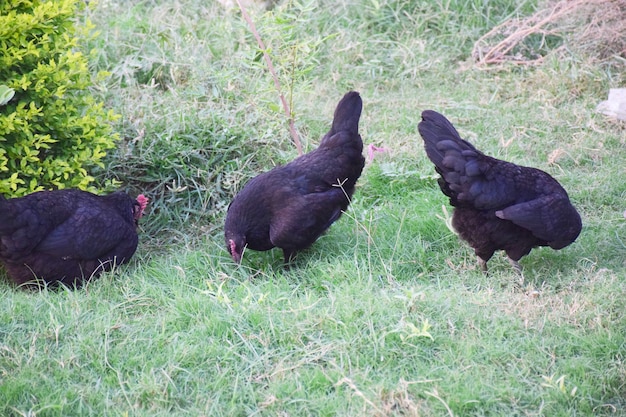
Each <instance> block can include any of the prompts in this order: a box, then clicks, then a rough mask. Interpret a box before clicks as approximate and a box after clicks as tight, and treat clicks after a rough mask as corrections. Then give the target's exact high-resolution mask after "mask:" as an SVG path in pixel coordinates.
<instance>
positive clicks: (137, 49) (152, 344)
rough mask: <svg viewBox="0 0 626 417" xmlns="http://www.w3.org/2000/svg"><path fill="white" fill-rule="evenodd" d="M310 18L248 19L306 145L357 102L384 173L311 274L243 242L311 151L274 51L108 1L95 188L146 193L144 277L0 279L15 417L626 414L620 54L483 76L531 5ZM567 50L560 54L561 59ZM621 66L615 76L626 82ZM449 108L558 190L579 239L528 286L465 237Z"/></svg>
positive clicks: (575, 55)
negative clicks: (448, 160) (251, 209)
mask: <svg viewBox="0 0 626 417" xmlns="http://www.w3.org/2000/svg"><path fill="white" fill-rule="evenodd" d="M517 3H518V2H513V1H507V0H499V1H497V2H486V1H485V2H477V1H443V2H420V1H409V0H397V1H394V0H385V1H370V2H349V1H346V2H339V3H337V2H325V1H316V2H308V1H307V2H303V3H295V2H292V3H285V4H279V5H277V6H276V7H275V8H274V9H273V10H272V11H271V12H268V13H265V14H262V13H261V12H254V11H253V10H251V12H252V16H253V18H254V20H255V22H256V25H257V28H258V30H259V32H260V33H261V36H262V37H263V38H264V41H265V42H266V43H267V45H268V47H269V48H270V51H271V53H272V57H273V60H274V64H275V65H276V67H277V70H278V71H279V74H280V79H281V83H282V85H283V88H284V92H285V94H286V96H287V98H288V100H289V101H290V102H291V103H292V107H293V111H294V116H295V119H296V125H297V128H298V130H299V132H300V133H301V135H302V140H303V143H304V145H305V148H306V149H307V150H310V149H313V148H314V147H315V146H316V144H317V143H318V140H319V138H320V137H321V136H322V135H323V134H324V133H325V131H326V130H327V129H328V127H329V125H330V121H331V117H332V111H333V109H334V106H335V105H336V103H337V102H338V100H339V99H340V98H341V96H342V95H343V94H344V93H345V91H347V90H348V89H352V88H354V89H357V90H359V91H360V92H361V95H362V97H363V100H364V110H363V116H362V119H361V133H362V136H363V138H364V141H365V142H366V144H369V143H374V144H376V145H378V146H384V147H385V148H387V149H388V150H389V151H388V152H387V153H386V154H384V155H382V156H379V157H377V159H376V160H375V161H374V162H373V163H372V164H371V165H368V166H367V167H366V169H365V171H364V173H363V175H362V177H361V179H360V180H359V187H358V189H357V192H356V193H355V196H354V201H353V204H352V205H351V207H350V209H349V210H348V212H347V213H346V214H345V215H344V216H343V217H342V218H341V219H340V221H338V222H337V223H336V224H335V225H333V227H332V228H331V229H330V230H329V231H328V233H326V234H325V235H324V236H323V237H322V238H320V239H319V241H318V242H316V243H315V244H314V245H313V246H312V247H311V248H310V249H308V250H306V251H303V252H301V253H300V254H299V255H298V256H297V258H296V260H295V264H294V266H293V267H292V268H290V269H288V270H286V269H284V268H283V266H282V254H281V252H280V251H279V250H274V251H270V252H253V251H248V252H246V253H245V256H244V261H243V263H242V265H240V266H236V265H235V264H233V262H232V260H231V259H230V257H229V256H228V253H227V252H226V250H225V248H224V243H223V235H222V233H223V229H222V227H223V219H224V214H225V210H226V207H227V205H228V203H229V201H230V199H231V198H232V196H233V195H234V194H235V193H236V192H237V191H238V190H239V189H240V188H241V187H242V186H243V184H245V182H246V181H247V180H248V179H249V178H251V177H252V176H254V175H255V174H256V173H258V172H261V171H263V170H265V169H269V168H271V167H272V166H275V165H276V164H279V163H284V162H286V161H289V160H291V159H293V158H294V157H295V156H296V152H295V148H294V146H293V145H292V144H291V141H290V137H289V131H288V128H287V124H286V121H285V118H284V115H283V114H282V110H281V109H280V106H279V104H278V99H277V94H276V91H275V90H274V86H273V82H272V80H271V77H270V76H269V74H268V72H267V69H266V67H265V64H264V62H263V60H262V59H260V58H261V57H260V55H259V53H258V48H257V47H256V43H255V40H254V38H253V36H252V34H251V32H250V30H249V28H248V27H247V26H246V24H245V22H243V20H242V19H240V17H239V15H238V13H236V11H225V10H224V9H222V8H221V6H219V4H217V3H216V4H214V3H212V2H206V1H198V0H192V1H186V2H182V1H180V0H169V1H163V2H154V1H139V0H133V1H117V0H108V1H107V0H101V1H100V4H99V5H98V7H97V9H95V10H93V11H92V12H91V15H90V16H89V17H90V18H91V20H92V21H93V22H94V24H95V25H96V27H97V29H98V31H99V32H100V34H99V36H98V37H97V38H96V39H94V40H93V41H92V43H91V44H89V45H86V47H87V48H95V50H94V53H93V54H92V63H93V66H94V71H99V70H106V71H109V72H110V73H111V77H110V78H109V79H108V81H107V82H106V83H104V84H102V85H99V86H98V88H97V89H96V90H95V91H94V93H95V94H101V95H102V96H103V98H105V99H106V100H107V103H108V105H109V106H110V107H111V108H112V109H114V110H115V111H117V112H118V113H120V114H121V115H122V120H121V122H120V124H119V125H118V126H117V127H116V129H117V130H118V131H119V132H120V133H121V134H122V136H123V137H124V140H123V141H122V143H121V144H120V146H119V148H118V149H117V151H116V152H115V153H114V154H111V155H110V156H109V160H108V163H107V166H106V167H105V168H104V169H102V170H101V171H100V172H98V173H97V174H98V175H99V176H100V178H116V179H118V180H119V181H121V182H122V184H123V185H124V187H126V188H128V189H130V190H133V191H134V192H139V191H142V192H145V193H146V194H148V196H149V197H150V198H151V199H152V201H151V206H150V208H151V211H150V213H149V215H148V216H146V217H144V219H142V225H141V243H140V247H139V250H138V252H137V254H136V256H135V257H134V258H133V259H132V260H131V262H130V263H129V264H128V265H125V266H123V267H121V268H120V269H118V270H117V271H116V272H114V273H109V274H106V275H104V276H102V277H101V278H100V279H98V280H96V281H94V282H92V283H90V284H89V285H88V286H87V287H86V288H84V289H82V290H78V291H69V290H60V291H57V292H54V291H43V292H41V293H31V292H25V291H21V290H18V289H16V288H15V287H14V286H12V285H10V284H8V283H6V282H5V281H4V280H2V282H1V283H0V300H1V301H0V415H3V416H5V415H6V416H68V415H72V416H74V415H81V416H82V415H97V416H109V415H110V416H120V415H129V416H171V415H181V416H182V415H190V416H209V415H210V416H214V415H215V416H219V415H224V416H238V415H241V416H243V415H262V416H287V415H289V416H296V415H320V416H336V415H345V416H355V415H378V416H431V415H433V416H434V415H437V416H438V415H455V416H485V415H489V416H618V415H626V365H625V362H624V361H625V356H626V342H625V340H626V319H625V318H624V311H626V298H625V297H624V295H625V294H626V273H625V269H626V268H625V267H626V265H625V261H624V260H625V259H626V258H625V255H626V228H625V225H626V220H625V219H624V217H623V214H622V213H623V212H624V209H626V206H625V204H624V201H625V197H626V183H625V182H624V168H623V161H624V160H625V157H626V148H625V145H626V141H625V140H624V137H625V136H624V124H623V122H622V123H620V122H615V121H612V120H609V119H607V118H605V117H604V116H602V115H599V114H597V113H595V111H594V109H595V106H596V104H597V103H598V102H599V101H601V100H603V99H605V97H606V94H607V91H608V88H612V87H613V88H614V87H618V86H623V83H624V81H625V79H624V74H625V73H626V72H624V68H623V62H621V61H619V60H618V59H616V60H613V61H605V62H603V63H601V64H600V63H594V60H593V59H592V58H593V57H589V56H586V55H584V54H582V53H580V52H577V51H576V49H575V45H568V47H569V52H567V53H565V52H563V53H561V54H560V55H558V56H557V55H556V53H555V54H554V55H548V57H547V58H546V60H545V62H544V63H543V64H542V65H541V66H537V67H514V66H504V67H501V68H498V69H489V70H481V69H477V68H475V67H473V66H472V65H471V58H470V51H471V47H472V45H473V42H474V41H475V40H476V39H477V38H478V37H480V36H481V35H482V34H483V33H485V32H487V31H488V30H489V29H490V28H491V27H493V26H494V25H496V24H499V23H500V22H502V21H503V20H504V19H506V18H507V17H510V16H515V15H518V14H521V15H525V14H529V13H532V11H533V10H534V8H535V3H534V2H525V3H522V5H521V6H518V4H517ZM567 41H568V39H562V40H561V42H562V44H566V45H567ZM620 65H621V67H620ZM427 108H432V109H435V110H438V111H441V112H443V113H444V114H445V115H447V116H448V117H449V118H450V119H451V121H452V122H453V123H454V124H455V125H456V126H457V128H458V129H459V131H460V132H461V134H462V135H463V136H464V137H466V138H468V140H470V141H471V142H473V143H475V144H476V146H477V147H478V148H479V149H481V150H483V151H484V152H486V153H488V154H490V155H493V156H496V157H499V158H503V159H507V160H510V161H513V162H516V163H519V164H523V165H529V166H535V167H538V168H541V169H544V170H546V171H547V172H549V173H551V174H552V175H553V176H555V177H556V178H557V179H558V180H559V181H560V182H561V183H562V184H563V186H564V187H565V188H566V189H567V190H568V192H569V194H570V197H571V199H572V201H573V202H574V204H575V205H576V207H577V208H578V209H579V211H580V213H581V215H582V217H583V223H584V228H583V232H582V234H581V235H580V237H579V238H578V240H577V241H576V242H575V243H574V244H572V245H571V246H569V247H567V248H565V249H563V250H561V251H553V250H551V249H548V248H541V249H535V250H533V251H532V252H531V254H530V255H528V256H527V257H525V258H523V259H522V262H521V263H522V265H523V267H524V274H525V281H524V282H523V283H520V281H519V279H518V277H517V276H516V275H515V273H514V271H513V270H512V269H511V268H510V266H509V265H508V263H507V262H506V260H505V259H504V258H503V257H502V256H500V255H496V256H494V259H493V260H492V261H490V274H489V275H488V276H485V275H484V274H483V273H482V272H481V271H480V270H479V268H478V267H477V264H476V259H475V256H474V255H473V252H472V250H471V249H469V248H468V247H467V246H466V245H465V244H464V243H463V242H461V241H460V240H459V239H458V238H457V237H456V236H455V235H454V234H453V233H452V232H451V231H450V230H449V229H448V227H447V226H446V222H445V217H446V212H445V211H444V209H442V207H446V208H447V211H448V213H451V209H450V208H449V207H448V205H447V200H446V198H445V197H444V196H443V195H442V193H441V192H440V191H439V189H438V187H437V184H436V179H435V178H436V176H435V172H434V168H433V166H432V164H431V163H430V162H429V161H428V160H427V158H426V156H425V153H424V151H423V146H422V141H421V138H420V137H419V134H418V132H417V123H418V122H419V120H420V117H419V115H420V112H421V111H422V110H424V109H427Z"/></svg>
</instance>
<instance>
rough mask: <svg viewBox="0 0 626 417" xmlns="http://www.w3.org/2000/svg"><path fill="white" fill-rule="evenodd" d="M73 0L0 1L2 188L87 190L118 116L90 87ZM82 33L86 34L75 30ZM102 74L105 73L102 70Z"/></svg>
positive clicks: (113, 138) (77, 5) (20, 190)
mask: <svg viewBox="0 0 626 417" xmlns="http://www.w3.org/2000/svg"><path fill="white" fill-rule="evenodd" d="M83 7H84V3H83V2H81V1H78V0H58V1H53V2H51V1H42V0H30V1H26V0H8V1H4V2H2V3H0V50H2V54H0V85H2V84H4V85H6V86H7V87H9V88H11V89H13V90H15V95H14V97H13V98H12V99H11V100H10V101H9V102H8V103H7V104H6V105H5V106H3V107H0V193H2V194H5V193H11V194H13V195H15V196H20V195H24V194H27V193H29V192H32V191H36V190H41V189H51V188H65V187H78V188H81V189H93V185H92V183H93V182H94V178H93V177H92V176H91V175H89V172H88V170H89V169H90V168H93V167H95V166H101V165H102V162H101V160H102V158H103V157H104V156H105V154H106V151H107V150H108V149H111V148H113V147H114V145H115V141H116V140H117V135H116V134H114V133H112V128H111V126H110V124H109V122H111V121H113V120H115V119H116V115H115V114H114V113H113V112H111V111H106V110H105V109H104V108H103V105H102V103H99V102H96V101H95V100H94V99H93V97H91V96H90V95H89V94H88V91H87V89H88V88H89V87H90V86H91V85H92V78H91V75H90V71H89V68H88V65H87V57H86V56H85V55H83V54H82V53H81V52H80V51H79V50H78V41H79V39H80V37H81V36H83V35H84V36H86V35H87V32H88V31H89V29H90V27H89V25H87V27H85V28H81V29H78V28H77V27H76V26H75V24H74V20H73V19H74V17H75V15H76V14H77V12H79V11H80V10H81V9H82V8H83ZM81 31H82V32H85V33H81ZM102 75H104V74H102Z"/></svg>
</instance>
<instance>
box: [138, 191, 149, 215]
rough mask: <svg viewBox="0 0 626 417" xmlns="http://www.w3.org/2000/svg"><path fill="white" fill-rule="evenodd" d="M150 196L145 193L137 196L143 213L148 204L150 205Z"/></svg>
mask: <svg viewBox="0 0 626 417" xmlns="http://www.w3.org/2000/svg"><path fill="white" fill-rule="evenodd" d="M148 201H149V200H148V197H146V196H145V195H143V194H139V195H138V196H137V203H139V208H140V209H141V213H142V214H143V211H144V210H145V209H146V206H147V205H148Z"/></svg>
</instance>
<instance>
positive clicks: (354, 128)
mask: <svg viewBox="0 0 626 417" xmlns="http://www.w3.org/2000/svg"><path fill="white" fill-rule="evenodd" d="M362 110H363V101H362V100H361V96H360V95H359V93H358V92H356V91H349V92H348V93H346V94H345V95H344V96H343V98H342V99H341V101H340V102H339V104H337V108H336V109H335V116H334V118H333V126H332V129H331V131H330V133H331V135H334V134H335V133H337V132H343V131H347V132H350V133H353V134H357V133H358V131H359V119H360V118H361V111H362ZM329 136H330V135H329Z"/></svg>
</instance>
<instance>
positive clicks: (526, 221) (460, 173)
mask: <svg viewBox="0 0 626 417" xmlns="http://www.w3.org/2000/svg"><path fill="white" fill-rule="evenodd" d="M418 129H419V132H420V135H421V136H422V138H423V139H424V145H425V148H426V153H427V154H428V157H429V158H430V160H431V161H432V162H433V163H434V164H435V167H436V170H437V172H438V173H439V174H440V175H441V178H440V179H439V187H440V188H441V191H443V193H444V194H445V195H447V196H448V197H450V204H451V205H452V206H454V207H455V208H454V214H453V217H452V226H453V227H454V228H455V229H456V231H457V232H458V233H459V235H460V236H461V238H463V239H464V240H466V241H467V242H469V244H470V246H471V247H472V248H474V251H475V252H476V255H478V258H479V262H480V266H481V268H482V269H483V270H484V271H486V270H487V261H488V260H489V259H490V258H491V256H492V255H493V254H494V252H495V251H496V250H504V251H505V252H506V254H507V255H508V257H509V262H510V263H511V265H513V267H514V268H515V269H516V271H517V272H518V273H520V274H521V267H520V265H519V263H518V262H517V261H519V260H520V259H521V258H522V256H525V255H527V254H528V253H529V252H530V250H531V249H532V248H534V247H536V246H550V247H551V248H553V249H561V248H564V247H565V246H567V245H569V244H570V243H572V242H574V240H576V238H577V237H578V234H579V233H580V231H581V228H582V222H581V220H580V215H579V214H578V212H577V211H576V209H575V208H574V206H572V204H571V203H570V200H569V197H568V195H567V192H566V191H565V190H564V189H563V187H561V185H560V184H559V183H558V182H557V181H556V180H555V179H554V178H552V177H551V176H550V175H549V174H548V173H546V172H544V171H541V170H539V169H535V168H528V167H523V166H519V165H515V164H512V163H510V162H505V161H501V160H499V159H495V158H492V157H490V156H487V155H485V154H483V153H482V152H480V151H479V150H477V149H476V148H474V146H472V145H471V144H470V143H469V142H467V141H465V140H463V139H461V137H460V136H459V134H458V132H457V131H456V129H455V128H454V126H452V124H451V123H450V122H449V121H448V119H446V118H445V117H444V116H443V115H441V114H439V113H437V112H435V111H432V110H426V111H424V112H423V113H422V121H421V122H420V123H419V126H418Z"/></svg>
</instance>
